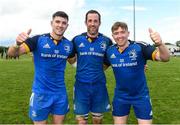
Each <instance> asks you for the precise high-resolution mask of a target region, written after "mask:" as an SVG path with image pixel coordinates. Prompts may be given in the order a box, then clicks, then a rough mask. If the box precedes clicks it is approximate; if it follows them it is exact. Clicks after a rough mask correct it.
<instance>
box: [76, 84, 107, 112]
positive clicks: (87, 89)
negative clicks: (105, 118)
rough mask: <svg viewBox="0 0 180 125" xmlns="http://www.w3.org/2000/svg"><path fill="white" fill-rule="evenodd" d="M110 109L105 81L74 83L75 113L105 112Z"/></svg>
mask: <svg viewBox="0 0 180 125" xmlns="http://www.w3.org/2000/svg"><path fill="white" fill-rule="evenodd" d="M109 110H110V104H109V96H108V92H107V88H106V85H105V83H80V82H76V83H75V85H74V113H75V114H77V115H85V114H88V113H89V112H93V113H103V112H107V111H109Z"/></svg>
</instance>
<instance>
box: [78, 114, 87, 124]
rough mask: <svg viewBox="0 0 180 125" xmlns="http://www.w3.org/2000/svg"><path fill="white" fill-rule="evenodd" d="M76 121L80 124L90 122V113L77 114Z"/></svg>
mask: <svg viewBox="0 0 180 125" xmlns="http://www.w3.org/2000/svg"><path fill="white" fill-rule="evenodd" d="M76 121H77V124H79V125H86V124H88V122H87V121H88V114H84V115H76Z"/></svg>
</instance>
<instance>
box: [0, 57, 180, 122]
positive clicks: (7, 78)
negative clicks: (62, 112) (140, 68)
mask: <svg viewBox="0 0 180 125" xmlns="http://www.w3.org/2000/svg"><path fill="white" fill-rule="evenodd" d="M179 64H180V58H178V57H176V58H175V57H172V58H171V61H170V62H168V63H161V62H155V63H154V62H151V61H149V62H148V71H147V72H146V75H147V81H148V86H149V90H150V95H151V100H152V105H153V113H154V114H153V116H154V118H153V123H154V124H165V123H166V124H176V123H180V110H179V107H180V94H179V88H180V66H178V65H179ZM33 72H34V69H33V62H32V59H31V57H29V56H22V57H20V60H5V59H0V97H1V98H0V124H30V123H32V121H31V120H30V119H29V117H28V108H29V97H30V95H31V87H32V80H33ZM74 76H75V69H74V68H72V67H71V66H70V65H69V64H68V65H67V69H66V74H65V80H66V86H67V91H68V95H69V102H70V112H69V113H68V114H67V116H66V120H65V123H66V124H75V123H76V122H75V120H74V119H75V115H74V114H73V102H72V98H73V84H74ZM106 76H107V87H108V91H109V96H110V101H111V102H112V98H113V94H114V86H115V80H114V76H113V73H112V69H111V68H109V69H108V70H107V71H106ZM49 121H51V118H50V120H49ZM89 123H91V121H90V120H89ZM103 123H104V124H111V123H113V119H112V115H111V112H109V113H105V116H104V119H103ZM129 123H130V124H135V123H137V121H136V119H135V117H134V113H133V112H131V114H130V117H129Z"/></svg>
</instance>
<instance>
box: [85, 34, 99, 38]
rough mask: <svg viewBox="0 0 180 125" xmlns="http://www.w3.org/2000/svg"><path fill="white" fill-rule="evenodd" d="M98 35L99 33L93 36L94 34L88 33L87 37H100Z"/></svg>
mask: <svg viewBox="0 0 180 125" xmlns="http://www.w3.org/2000/svg"><path fill="white" fill-rule="evenodd" d="M98 34H99V33H96V34H94V35H92V34H89V33H87V36H88V37H90V38H96V37H97V36H98Z"/></svg>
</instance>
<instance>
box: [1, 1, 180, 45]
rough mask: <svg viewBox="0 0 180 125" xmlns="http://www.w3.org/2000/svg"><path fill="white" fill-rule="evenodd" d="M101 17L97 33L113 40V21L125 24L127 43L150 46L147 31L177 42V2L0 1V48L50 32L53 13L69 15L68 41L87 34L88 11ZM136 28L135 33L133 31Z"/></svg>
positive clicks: (179, 22)
mask: <svg viewBox="0 0 180 125" xmlns="http://www.w3.org/2000/svg"><path fill="white" fill-rule="evenodd" d="M91 9H95V10H97V11H99V12H100V14H101V19H102V20H101V21H102V23H101V26H100V29H99V31H100V32H101V33H103V34H104V35H106V36H108V37H110V38H112V35H111V26H112V25H113V23H115V22H116V21H123V22H126V23H127V24H128V28H129V31H130V37H129V39H132V40H134V31H135V40H138V41H144V42H147V43H149V44H153V42H152V41H151V39H150V37H149V32H148V28H152V29H153V30H154V31H156V32H159V34H160V35H161V38H162V40H163V41H164V42H166V43H167V42H168V43H173V44H175V42H176V41H178V40H180V31H179V30H180V0H135V23H134V13H133V0H0V46H2V45H4V46H9V45H13V44H14V43H15V39H16V36H17V35H18V34H19V33H21V32H26V31H27V30H28V29H29V28H31V29H32V32H31V36H33V35H37V34H43V33H48V32H51V25H50V21H51V19H52V14H53V13H54V12H56V11H59V10H61V11H65V12H66V13H67V14H68V15H69V26H68V29H67V30H66V32H65V34H64V36H65V37H66V38H68V39H69V40H71V39H72V38H73V37H74V36H75V35H78V34H80V33H82V32H86V31H87V29H86V26H85V23H84V20H85V14H86V12H87V11H88V10H91ZM134 24H135V30H134Z"/></svg>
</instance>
